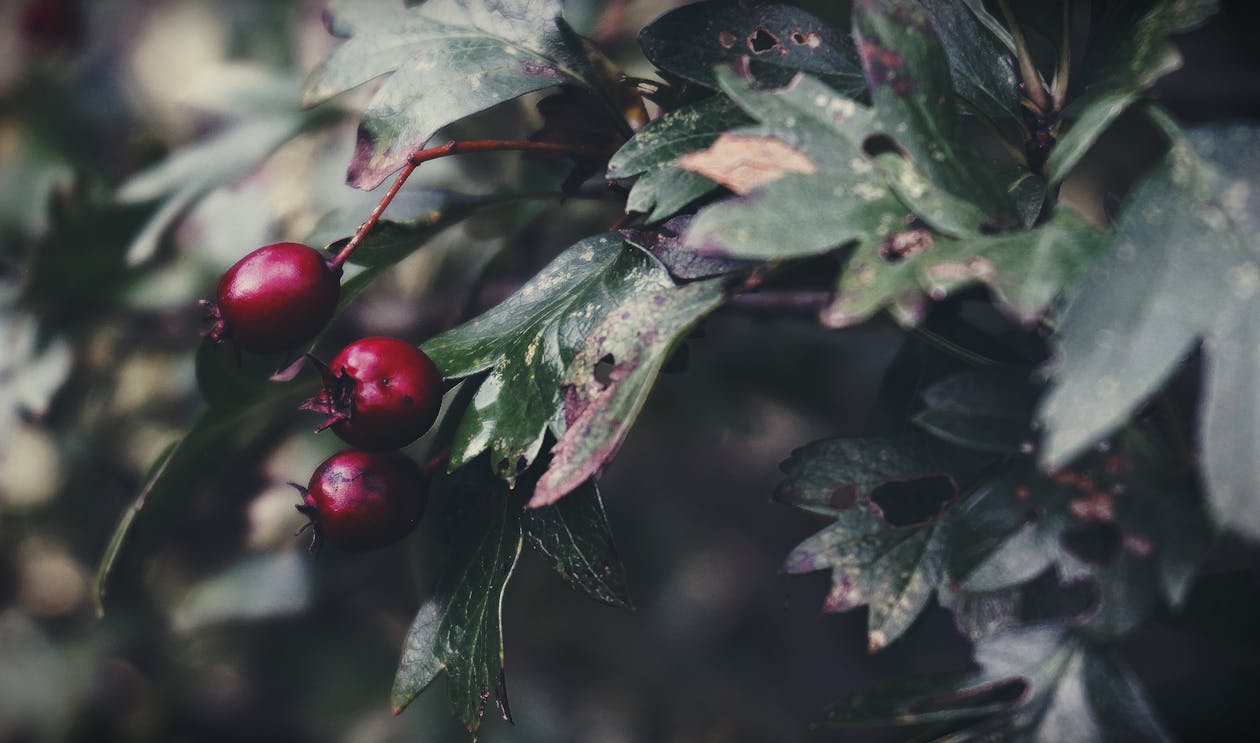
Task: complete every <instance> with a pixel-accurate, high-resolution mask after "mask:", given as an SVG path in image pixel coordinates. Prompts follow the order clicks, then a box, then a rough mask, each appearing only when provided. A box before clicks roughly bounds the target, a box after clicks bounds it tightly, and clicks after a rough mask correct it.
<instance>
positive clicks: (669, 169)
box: [608, 95, 748, 224]
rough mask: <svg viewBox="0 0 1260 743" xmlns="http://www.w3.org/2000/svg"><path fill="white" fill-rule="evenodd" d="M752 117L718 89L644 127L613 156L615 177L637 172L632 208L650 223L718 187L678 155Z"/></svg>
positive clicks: (704, 144)
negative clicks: (680, 163)
mask: <svg viewBox="0 0 1260 743" xmlns="http://www.w3.org/2000/svg"><path fill="white" fill-rule="evenodd" d="M747 122H748V118H747V117H746V116H744V114H743V113H742V112H741V111H740V110H739V108H738V107H737V106H736V105H735V104H734V103H732V102H731V101H730V99H728V98H726V97H725V96H721V95H715V96H711V97H709V98H706V99H704V100H703V101H700V102H699V103H694V104H691V105H689V106H683V107H682V108H678V109H675V110H673V111H670V112H669V113H667V114H665V115H664V116H661V117H660V118H659V119H656V120H655V121H652V122H651V123H649V124H648V125H647V126H645V127H643V128H642V129H640V130H639V131H638V132H636V133H635V135H634V136H633V137H631V138H630V140H629V141H627V142H626V143H625V144H624V145H622V147H621V149H619V150H618V151H617V152H616V154H614V155H613V156H612V159H611V160H609V161H608V177H609V178H610V179H613V180H623V179H627V178H632V177H635V176H637V179H636V180H635V182H634V185H633V186H631V188H630V195H629V197H628V198H627V200H626V211H627V212H639V213H642V214H645V215H647V216H646V221H647V222H648V223H649V224H651V223H656V222H660V221H661V220H663V219H666V218H668V217H669V216H671V215H673V214H675V213H676V212H678V211H679V210H680V209H682V208H683V207H685V206H687V205H688V204H690V203H691V202H693V201H695V200H696V199H698V198H700V197H701V196H704V195H705V194H707V193H709V192H710V191H712V190H713V189H714V188H716V184H714V183H713V182H712V181H710V180H709V179H707V178H704V177H703V176H699V175H696V174H695V173H691V172H688V171H686V170H684V169H682V168H680V167H678V164H677V162H676V160H677V159H678V157H680V156H682V155H685V154H687V153H689V152H695V151H697V150H701V149H704V148H705V147H708V146H709V145H710V144H712V143H713V141H714V140H715V139H717V137H718V135H720V134H721V133H722V132H725V131H726V130H727V129H729V128H731V127H732V126H737V125H741V124H744V123H747Z"/></svg>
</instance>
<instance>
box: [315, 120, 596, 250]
mask: <svg viewBox="0 0 1260 743" xmlns="http://www.w3.org/2000/svg"><path fill="white" fill-rule="evenodd" d="M512 151H515V152H545V153H549V154H553V155H579V156H585V157H601V158H602V157H607V156H608V155H609V154H611V153H609V152H608V151H607V150H603V149H600V148H598V147H583V146H581V145H572V144H564V143H561V142H531V141H529V140H520V139H476V140H469V141H462V142H460V141H455V140H451V141H449V142H447V143H446V144H443V145H439V146H437V147H429V148H426V149H423V150H416V151H415V152H413V153H411V157H409V158H407V164H406V165H404V166H403V169H402V170H401V171H400V172H399V173H398V177H397V178H395V179H394V183H393V185H391V186H390V187H389V190H388V191H386V192H385V195H384V196H382V197H381V200H380V203H378V204H377V205H376V208H375V209H373V210H372V213H371V214H369V215H368V218H367V219H366V220H364V222H363V224H361V225H359V229H358V230H357V231H356V232H355V233H354V236H353V237H351V238H350V242H348V243H346V245H345V247H343V248H342V249H341V252H339V253H337V255H336V257H335V258H333V259H332V261H331V262H330V265H331V266H332V267H333V268H334V269H339V268H341V266H342V265H343V264H345V262H346V261H347V260H349V258H350V256H351V254H353V253H354V251H355V250H356V249H357V248H358V247H359V245H360V244H361V243H362V242H363V238H365V237H367V234H368V233H369V232H371V231H372V228H373V227H375V226H376V223H377V222H379V221H380V219H381V215H382V214H384V213H385V209H386V208H387V207H389V204H390V202H391V201H393V200H394V197H395V196H397V195H398V191H399V190H401V189H402V187H403V184H404V183H406V182H407V179H408V178H410V177H411V174H412V172H413V171H415V169H416V168H417V167H419V166H420V165H421V164H423V163H426V162H428V161H430V160H437V159H438V158H440V157H447V156H448V155H462V154H465V153H468V152H512Z"/></svg>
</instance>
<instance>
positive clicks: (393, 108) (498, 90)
mask: <svg viewBox="0 0 1260 743" xmlns="http://www.w3.org/2000/svg"><path fill="white" fill-rule="evenodd" d="M329 12H330V14H331V18H332V21H331V24H330V29H331V31H332V33H333V34H334V35H335V36H338V37H342V38H345V39H346V41H344V42H343V43H342V44H341V45H340V46H338V47H337V48H336V49H334V50H333V51H332V53H331V54H329V55H328V57H327V59H325V60H324V61H323V63H322V64H321V65H320V66H319V67H318V68H317V69H316V70H315V71H314V72H313V73H311V76H310V77H309V78H308V79H307V81H306V86H305V88H304V89H303V91H302V101H303V103H304V104H306V105H312V104H315V103H320V102H322V101H325V100H328V99H329V98H331V97H333V96H335V95H337V94H339V93H342V92H345V91H347V90H350V89H351V88H355V87H358V86H359V85H362V84H364V83H366V82H368V81H369V80H372V79H373V78H376V77H379V76H381V75H387V74H388V75H389V79H388V80H386V81H385V82H384V84H382V85H381V86H380V88H379V89H378V90H377V91H376V93H375V95H374V96H373V97H372V100H371V103H369V104H368V108H367V110H366V111H365V112H364V114H363V119H362V120H361V121H360V123H359V133H358V145H357V147H356V149H355V155H354V159H353V160H352V161H351V163H350V168H349V172H348V174H347V180H348V182H349V183H350V184H351V185H354V186H357V187H359V188H365V189H371V188H374V187H376V186H377V185H378V184H379V183H381V181H383V180H384V179H385V177H386V176H388V175H389V174H390V173H392V172H394V171H396V170H398V169H399V168H401V167H402V166H403V165H404V164H405V163H406V161H407V157H408V156H409V155H410V154H411V153H412V152H414V151H415V150H418V149H420V148H421V147H423V146H424V144H425V142H427V141H428V140H429V138H430V137H432V136H433V135H434V134H436V133H437V131H438V130H439V129H441V128H442V127H444V126H446V125H447V124H450V123H452V122H454V121H457V120H459V119H461V118H463V117H465V116H468V115H470V114H473V113H476V112H478V111H483V110H485V109H487V108H490V107H491V106H494V105H496V104H498V103H502V102H504V101H508V100H511V99H513V98H517V97H519V96H522V95H524V94H526V93H530V92H533V91H536V90H542V89H543V88H549V87H553V86H555V85H559V84H561V83H569V84H577V85H583V86H585V85H586V83H585V81H586V80H587V79H588V77H589V75H588V72H589V70H588V66H587V63H586V60H585V59H584V58H583V57H582V55H581V54H580V53H579V52H575V50H574V49H573V47H572V45H571V44H570V43H569V41H568V40H566V38H565V37H564V36H563V34H562V33H561V30H560V28H559V27H558V25H557V19H558V18H559V15H560V3H559V2H558V1H557V0H536V1H534V2H528V3H525V2H514V3H504V2H495V1H494V0H434V1H431V2H428V3H425V4H424V5H421V6H419V7H412V8H407V7H403V5H402V4H401V3H399V2H396V1H394V0H370V1H365V0H355V1H354V2H341V3H339V4H337V6H336V7H334V8H333V9H332V10H331V11H329Z"/></svg>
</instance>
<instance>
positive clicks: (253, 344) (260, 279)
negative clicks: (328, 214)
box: [203, 243, 341, 353]
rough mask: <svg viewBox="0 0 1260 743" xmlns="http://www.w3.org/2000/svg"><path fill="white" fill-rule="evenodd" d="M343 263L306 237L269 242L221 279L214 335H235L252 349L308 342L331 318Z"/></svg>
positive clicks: (265, 350)
mask: <svg viewBox="0 0 1260 743" xmlns="http://www.w3.org/2000/svg"><path fill="white" fill-rule="evenodd" d="M340 279H341V269H340V267H334V266H333V265H332V263H331V262H330V260H329V258H328V257H327V256H326V255H324V254H323V253H321V252H320V251H318V250H316V249H314V248H312V247H309V246H307V245H303V244H301V243H275V244H273V245H265V246H263V247H261V248H259V249H258V250H255V251H254V252H252V253H250V254H249V255H247V256H245V257H244V258H242V259H240V260H239V261H237V262H236V264H235V265H233V266H232V267H231V268H229V269H228V270H227V271H226V272H225V273H224V274H223V278H221V279H219V290H218V297H217V302H214V303H210V302H203V304H207V305H209V306H210V307H211V310H210V316H211V318H212V319H213V320H214V321H215V327H214V328H213V329H212V330H211V331H210V334H209V335H210V337H211V338H214V339H215V340H222V339H223V338H231V339H232V340H233V341H235V342H236V344H237V345H238V346H240V347H241V348H243V349H245V350H246V351H251V352H253V353H280V352H282V351H290V350H292V349H295V348H298V347H300V346H303V345H305V344H307V343H309V342H310V341H311V340H313V339H314V338H315V336H316V335H318V334H319V331H321V330H323V328H324V326H325V325H327V324H328V321H329V320H330V319H332V316H333V311H334V310H336V308H337V297H338V296H339V295H340V293H341V283H340Z"/></svg>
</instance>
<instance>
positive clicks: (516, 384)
mask: <svg viewBox="0 0 1260 743" xmlns="http://www.w3.org/2000/svg"><path fill="white" fill-rule="evenodd" d="M672 285H673V284H672V282H671V281H670V279H669V275H668V273H666V271H665V270H664V269H663V268H661V267H660V266H659V265H657V264H656V263H655V262H654V261H653V260H652V259H651V258H650V257H648V256H647V255H646V254H644V253H643V252H642V251H640V250H638V249H637V248H634V247H632V246H630V245H628V244H626V242H625V240H624V239H622V238H621V236H620V235H617V234H616V233H612V234H607V235H598V236H595V237H590V238H587V239H585V240H582V241H581V242H578V243H577V244H576V245H573V246H572V247H570V248H569V249H568V250H566V251H564V252H563V253H561V254H560V255H559V256H557V257H556V259H555V260H553V261H552V262H551V263H550V264H548V265H547V266H546V267H545V268H543V269H542V271H540V272H539V273H538V274H537V275H536V276H535V277H534V278H533V279H531V280H530V281H528V282H526V283H525V285H524V286H522V287H521V288H520V289H519V290H517V291H516V293H514V294H513V295H512V296H510V297H508V298H507V299H505V300H504V301H503V302H501V303H499V305H498V306H496V307H494V308H493V309H491V310H488V311H487V312H485V313H483V314H482V315H481V316H479V317H477V318H474V319H473V320H470V321H469V322H466V323H464V324H463V325H460V326H459V327H456V328H452V329H451V330H448V331H447V332H445V333H443V334H441V335H439V336H437V337H436V338H433V339H431V340H429V342H428V343H426V344H424V350H425V352H426V353H428V354H429V356H430V357H431V358H432V359H433V361H434V363H436V364H437V366H438V368H439V369H440V370H441V371H442V374H443V376H445V377H447V378H448V379H452V378H458V377H467V376H471V375H474V374H478V373H481V372H487V371H488V374H487V376H486V377H485V379H483V380H482V381H481V382H480V384H479V387H478V389H477V394H476V396H475V397H474V398H473V403H472V406H471V407H470V408H469V410H468V412H467V413H465V415H464V418H463V420H462V421H461V423H460V427H459V430H458V431H457V432H456V434H455V441H454V444H453V446H452V450H451V460H450V466H451V468H457V467H461V466H463V465H464V464H466V463H468V462H470V461H472V460H473V459H474V458H476V457H477V456H478V455H479V454H480V453H481V452H484V451H486V450H490V452H491V459H492V461H493V463H494V467H495V469H496V471H497V472H499V474H500V475H501V476H502V477H505V478H508V479H514V478H515V477H516V476H517V474H519V473H520V472H521V471H523V470H524V469H525V468H526V467H528V466H529V463H530V462H532V461H533V460H534V458H535V457H537V456H538V452H539V450H540V449H541V448H542V443H543V437H544V436H545V434H546V432H547V427H548V425H549V424H551V423H552V421H553V420H555V419H556V418H557V416H558V414H559V411H560V408H561V406H562V405H563V404H564V393H563V391H562V390H561V383H562V382H563V380H564V375H565V369H566V367H568V365H569V362H570V360H571V359H572V358H573V357H574V355H575V354H576V353H577V350H578V348H579V347H580V346H581V345H582V344H583V343H584V342H585V340H586V338H587V337H588V335H589V334H590V332H591V329H592V328H594V327H595V325H596V324H597V323H599V322H600V321H601V319H602V318H603V317H605V316H606V315H607V314H608V313H609V312H611V311H612V308H614V307H616V306H618V305H620V304H622V303H624V302H626V301H629V300H630V299H631V298H633V297H636V296H640V295H648V294H650V293H652V292H658V291H662V290H665V289H668V288H669V287H671V286H672Z"/></svg>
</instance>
